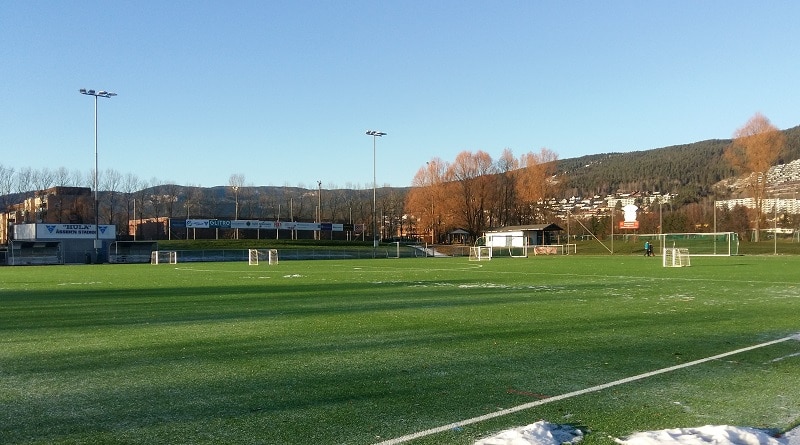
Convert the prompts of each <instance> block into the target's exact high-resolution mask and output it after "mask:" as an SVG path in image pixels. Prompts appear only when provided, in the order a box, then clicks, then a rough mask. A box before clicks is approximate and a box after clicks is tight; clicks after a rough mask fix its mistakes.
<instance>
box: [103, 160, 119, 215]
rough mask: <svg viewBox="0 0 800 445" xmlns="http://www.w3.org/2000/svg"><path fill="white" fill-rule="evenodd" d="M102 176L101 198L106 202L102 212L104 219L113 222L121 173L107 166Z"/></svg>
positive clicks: (117, 203) (117, 202)
mask: <svg viewBox="0 0 800 445" xmlns="http://www.w3.org/2000/svg"><path fill="white" fill-rule="evenodd" d="M102 178H103V182H102V183H101V184H100V188H101V189H103V198H104V201H105V202H106V206H105V207H106V208H105V209H103V213H105V220H106V222H107V223H108V224H115V221H114V215H116V211H117V206H118V205H119V199H120V196H119V195H120V193H119V191H120V186H121V184H122V174H120V172H118V171H117V170H114V169H111V168H109V169H107V170H106V171H105V172H104V173H103V176H102Z"/></svg>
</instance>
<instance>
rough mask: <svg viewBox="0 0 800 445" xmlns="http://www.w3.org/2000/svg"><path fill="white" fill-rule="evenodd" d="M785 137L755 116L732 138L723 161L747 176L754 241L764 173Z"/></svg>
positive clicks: (782, 144) (765, 184)
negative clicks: (748, 176) (753, 224)
mask: <svg viewBox="0 0 800 445" xmlns="http://www.w3.org/2000/svg"><path fill="white" fill-rule="evenodd" d="M785 143H786V137H785V136H784V134H783V133H782V132H781V131H780V130H778V129H777V128H776V127H775V126H774V125H772V123H770V121H769V119H767V118H766V117H765V116H764V115H762V114H761V113H756V114H755V115H753V117H751V118H750V120H748V121H747V123H745V124H744V125H743V126H742V127H740V128H739V129H738V130H736V132H735V133H734V134H733V143H731V145H730V146H729V147H728V149H727V151H726V152H725V157H726V158H727V159H728V161H729V162H730V163H731V164H732V165H733V167H734V168H736V169H737V170H739V171H740V172H741V173H749V174H750V180H749V181H748V188H750V190H751V192H752V193H753V200H754V201H755V205H756V231H755V241H758V238H759V233H758V232H759V229H760V224H761V222H760V221H761V213H762V209H761V207H762V202H763V200H764V198H765V192H766V189H767V171H768V170H769V168H770V167H772V166H773V165H774V164H775V162H776V161H777V160H778V157H779V156H780V154H781V151H782V150H783V147H784V145H785Z"/></svg>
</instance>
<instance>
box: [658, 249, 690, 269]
mask: <svg viewBox="0 0 800 445" xmlns="http://www.w3.org/2000/svg"><path fill="white" fill-rule="evenodd" d="M662 258H663V266H664V267H687V266H691V265H692V260H691V257H690V256H689V249H686V248H683V247H667V248H665V249H664V253H663V254H662Z"/></svg>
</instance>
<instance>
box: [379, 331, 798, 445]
mask: <svg viewBox="0 0 800 445" xmlns="http://www.w3.org/2000/svg"><path fill="white" fill-rule="evenodd" d="M787 340H798V341H800V333H798V334H795V335H790V336H788V337H784V338H779V339H777V340H772V341H768V342H766V343H760V344H757V345H753V346H748V347H746V348H741V349H737V350H735V351H729V352H724V353H722V354H717V355H712V356H711V357H706V358H702V359H699V360H695V361H692V362H687V363H682V364H680V365H675V366H670V367H668V368H662V369H658V370H655V371H650V372H646V373H644V374H639V375H635V376H632V377H626V378H624V379H620V380H614V381H613V382H609V383H603V384H602V385H597V386H592V387H591V388H586V389H581V390H578V391H572V392H568V393H566V394H561V395H557V396H553V397H549V398H547V399H542V400H537V401H535V402H530V403H525V404H523V405H518V406H514V407H511V408H507V409H503V410H500V411H495V412H493V413H489V414H484V415H482V416H478V417H473V418H471V419H466V420H462V421H459V422H453V423H449V424H447V425H442V426H439V427H436V428H431V429H429V430H425V431H418V432H416V433H412V434H407V435H405V436H402V437H398V438H395V439H389V440H385V441H383V442H379V443H378V444H376V445H395V444H400V443H404V442H408V441H409V440H414V439H419V438H420V437H425V436H430V435H431V434H437V433H443V432H445V431H448V430H452V429H454V428H460V427H463V426H465V425H471V424H473V423H478V422H483V421H484V420H489V419H494V418H496V417H502V416H505V415H508V414H512V413H515V412H518V411H523V410H526V409H530V408H533V407H536V406H541V405H545V404H547V403H550V402H557V401H559V400H565V399H570V398H572V397H577V396H581V395H584V394H588V393H591V392H597V391H601V390H604V389H607V388H611V387H613V386H618V385H622V384H625V383H630V382H635V381H637V380H642V379H646V378H648V377H653V376H656V375H659V374H664V373H667V372H672V371H676V370H678V369H683V368H688V367H690V366H694V365H699V364H701V363H706V362H710V361H712V360H718V359H721V358H724V357H728V356H731V355H735V354H739V353H742V352H747V351H751V350H753V349H758V348H763V347H765V346H771V345H774V344H776V343H781V342H785V341H787Z"/></svg>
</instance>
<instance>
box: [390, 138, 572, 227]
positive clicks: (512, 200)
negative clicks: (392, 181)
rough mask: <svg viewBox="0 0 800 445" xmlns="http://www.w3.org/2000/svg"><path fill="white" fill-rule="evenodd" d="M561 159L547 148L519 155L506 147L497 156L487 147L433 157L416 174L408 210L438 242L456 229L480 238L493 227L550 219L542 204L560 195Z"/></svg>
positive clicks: (406, 208) (407, 203)
mask: <svg viewBox="0 0 800 445" xmlns="http://www.w3.org/2000/svg"><path fill="white" fill-rule="evenodd" d="M557 160H558V155H557V154H556V153H555V152H553V151H551V150H549V149H547V148H542V149H541V150H540V151H539V152H529V153H525V154H523V155H522V156H520V157H519V158H516V157H515V156H514V154H513V152H512V151H511V150H510V149H506V150H504V151H503V154H502V155H501V156H500V158H499V159H497V160H493V159H492V157H491V156H490V155H489V154H488V153H486V152H485V151H477V152H471V151H462V152H461V153H459V154H458V155H457V156H456V158H455V160H454V161H453V162H447V161H443V160H442V159H440V158H433V159H431V160H430V161H429V162H427V163H426V165H425V166H424V167H422V168H420V169H419V171H417V174H416V175H415V176H414V180H413V182H412V189H411V191H410V192H409V193H408V196H407V199H406V205H405V213H406V214H408V215H410V216H411V217H413V219H414V222H415V224H416V230H417V232H418V233H419V234H420V235H422V234H427V237H428V239H430V240H431V241H433V242H438V241H441V240H442V239H443V237H444V234H445V233H446V232H448V231H450V230H452V229H456V228H460V229H463V230H466V231H467V232H469V233H470V234H471V235H473V236H478V235H479V234H481V233H483V231H484V230H485V229H486V228H488V227H495V226H509V225H517V224H532V223H537V222H545V219H546V218H547V216H548V215H547V214H546V210H545V207H544V206H542V205H541V204H542V201H543V200H544V199H545V198H548V197H551V196H553V195H554V193H555V190H554V187H555V185H556V184H555V182H554V181H553V176H554V174H555V168H556V161H557Z"/></svg>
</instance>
